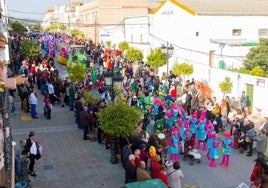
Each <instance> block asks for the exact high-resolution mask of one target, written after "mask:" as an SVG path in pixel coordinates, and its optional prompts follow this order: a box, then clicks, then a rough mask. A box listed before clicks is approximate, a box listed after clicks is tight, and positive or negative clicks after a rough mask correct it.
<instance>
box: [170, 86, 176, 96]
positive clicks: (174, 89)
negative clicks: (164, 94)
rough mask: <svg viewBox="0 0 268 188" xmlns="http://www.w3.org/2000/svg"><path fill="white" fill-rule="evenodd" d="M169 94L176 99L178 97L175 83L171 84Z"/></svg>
mask: <svg viewBox="0 0 268 188" xmlns="http://www.w3.org/2000/svg"><path fill="white" fill-rule="evenodd" d="M169 95H170V96H171V97H172V98H173V99H176V97H177V90H176V87H175V85H174V84H171V86H170V89H169Z"/></svg>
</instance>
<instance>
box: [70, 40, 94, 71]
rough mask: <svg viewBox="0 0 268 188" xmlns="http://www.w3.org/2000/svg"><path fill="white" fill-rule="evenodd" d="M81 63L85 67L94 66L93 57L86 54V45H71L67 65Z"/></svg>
mask: <svg viewBox="0 0 268 188" xmlns="http://www.w3.org/2000/svg"><path fill="white" fill-rule="evenodd" d="M76 64H80V65H82V66H83V67H84V68H85V69H88V68H89V67H91V68H93V67H92V66H93V61H92V59H91V58H90V57H89V56H88V55H87V54H86V47H85V46H84V45H71V46H70V51H69V54H68V61H67V67H69V66H72V65H76Z"/></svg>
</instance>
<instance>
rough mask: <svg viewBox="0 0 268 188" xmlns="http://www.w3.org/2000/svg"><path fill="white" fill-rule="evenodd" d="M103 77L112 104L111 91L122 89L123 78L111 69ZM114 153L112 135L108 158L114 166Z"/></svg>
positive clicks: (115, 145) (114, 143) (113, 138)
mask: <svg viewBox="0 0 268 188" xmlns="http://www.w3.org/2000/svg"><path fill="white" fill-rule="evenodd" d="M103 76H104V83H105V85H106V86H107V87H108V92H110V95H111V99H112V101H113V102H114V98H115V93H114V90H113V86H116V87H118V88H119V89H122V82H123V79H124V78H123V76H122V75H121V74H120V73H119V72H118V71H116V72H115V73H114V71H113V70H111V69H108V70H107V71H106V72H104V73H103ZM111 121H113V120H112V119H111ZM116 152H117V138H116V137H115V136H114V135H111V158H110V162H111V163H112V164H115V163H117V161H118V159H117V156H116Z"/></svg>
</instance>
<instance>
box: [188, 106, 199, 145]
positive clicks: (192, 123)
mask: <svg viewBox="0 0 268 188" xmlns="http://www.w3.org/2000/svg"><path fill="white" fill-rule="evenodd" d="M197 123H198V119H197V111H195V112H194V113H193V114H192V117H191V118H190V120H189V124H190V131H191V133H192V136H191V141H192V142H193V147H192V148H194V146H195V144H196V143H195V142H196V141H195V140H196V132H197V129H196V128H197Z"/></svg>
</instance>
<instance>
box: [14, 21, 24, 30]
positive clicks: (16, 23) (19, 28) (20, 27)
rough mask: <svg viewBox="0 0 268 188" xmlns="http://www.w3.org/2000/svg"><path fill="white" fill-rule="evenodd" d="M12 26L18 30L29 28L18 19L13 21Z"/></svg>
mask: <svg viewBox="0 0 268 188" xmlns="http://www.w3.org/2000/svg"><path fill="white" fill-rule="evenodd" d="M11 28H12V29H13V31H16V32H24V31H26V30H27V29H26V27H24V25H23V24H22V23H20V22H18V21H15V22H12V24H11Z"/></svg>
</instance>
